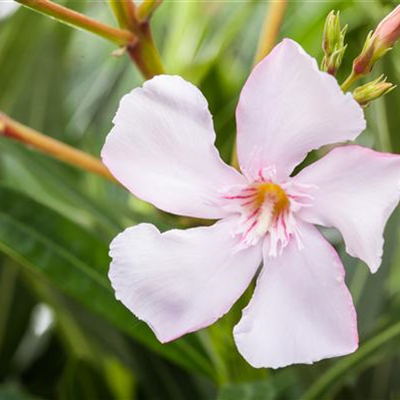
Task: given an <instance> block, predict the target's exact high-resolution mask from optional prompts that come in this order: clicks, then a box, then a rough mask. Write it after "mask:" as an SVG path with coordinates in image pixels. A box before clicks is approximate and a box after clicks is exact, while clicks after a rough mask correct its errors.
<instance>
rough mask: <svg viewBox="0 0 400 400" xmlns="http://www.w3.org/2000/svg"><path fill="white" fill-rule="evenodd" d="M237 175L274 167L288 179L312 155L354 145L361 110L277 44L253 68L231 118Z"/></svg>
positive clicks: (299, 55) (310, 64)
mask: <svg viewBox="0 0 400 400" xmlns="http://www.w3.org/2000/svg"><path fill="white" fill-rule="evenodd" d="M236 117H237V126H238V156H239V161H240V165H241V168H242V171H243V172H244V173H245V174H246V175H247V176H253V177H254V176H257V175H258V173H259V171H260V170H262V169H263V168H268V167H275V168H276V171H277V175H278V178H285V177H287V176H289V175H290V173H291V172H292V171H293V169H294V167H295V166H296V165H298V164H299V163H300V162H301V161H302V160H303V159H304V158H305V156H306V155H307V153H308V152H309V151H311V150H313V149H317V148H319V147H321V146H322V145H326V144H329V143H336V142H341V141H345V140H353V139H355V138H356V137H357V136H358V135H359V134H360V133H361V132H362V131H363V130H364V129H365V120H364V114H363V111H362V109H361V107H360V106H359V105H358V104H357V103H356V101H355V100H354V99H353V97H352V95H351V94H349V93H348V94H346V95H345V94H343V92H342V91H341V89H340V87H339V85H338V83H337V81H336V79H335V78H334V77H332V76H331V75H328V74H327V73H325V72H321V71H319V69H318V66H317V63H316V61H315V60H314V59H313V58H311V57H310V56H309V55H307V54H306V53H305V52H304V50H303V49H302V48H301V47H300V46H299V45H298V44H297V43H295V42H293V41H292V40H289V39H285V40H283V41H282V42H281V43H280V44H279V45H277V46H276V47H275V49H274V50H273V51H272V52H271V54H270V55H269V56H267V57H266V58H265V59H264V60H263V61H262V62H261V63H259V64H258V65H257V66H256V67H255V68H254V71H253V72H252V74H251V75H250V77H249V79H248V81H247V82H246V84H245V86H244V88H243V91H242V93H241V95H240V100H239V105H238V109H237V113H236Z"/></svg>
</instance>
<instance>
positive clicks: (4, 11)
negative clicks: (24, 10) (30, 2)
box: [0, 0, 19, 19]
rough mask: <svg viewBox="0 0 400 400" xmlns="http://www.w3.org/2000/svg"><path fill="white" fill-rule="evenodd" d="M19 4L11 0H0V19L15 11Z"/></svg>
mask: <svg viewBox="0 0 400 400" xmlns="http://www.w3.org/2000/svg"><path fill="white" fill-rule="evenodd" d="M18 7H19V4H18V3H16V2H15V1H11V0H0V19H5V18H7V17H10V16H11V15H12V14H14V12H15V11H17V9H18Z"/></svg>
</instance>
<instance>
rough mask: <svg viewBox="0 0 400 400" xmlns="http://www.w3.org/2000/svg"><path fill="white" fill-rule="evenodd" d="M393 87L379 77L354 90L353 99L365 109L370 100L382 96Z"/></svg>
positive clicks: (383, 78)
mask: <svg viewBox="0 0 400 400" xmlns="http://www.w3.org/2000/svg"><path fill="white" fill-rule="evenodd" d="M395 87H396V86H395V85H393V84H392V83H390V82H386V78H385V77H384V76H383V75H381V76H380V77H379V78H377V79H375V80H374V81H372V82H368V83H367V84H365V85H363V86H359V87H358V88H356V89H355V90H354V92H353V97H354V99H355V100H356V101H357V102H358V103H359V104H360V105H361V106H363V107H366V106H368V104H369V103H370V102H371V101H372V100H376V99H378V98H379V97H382V96H384V95H385V94H387V93H389V92H391V91H392V90H393V89H394V88H395Z"/></svg>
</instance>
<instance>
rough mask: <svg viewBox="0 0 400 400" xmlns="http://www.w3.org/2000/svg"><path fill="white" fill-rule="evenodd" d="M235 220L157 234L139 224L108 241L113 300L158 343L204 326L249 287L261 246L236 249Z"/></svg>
mask: <svg viewBox="0 0 400 400" xmlns="http://www.w3.org/2000/svg"><path fill="white" fill-rule="evenodd" d="M235 224H236V221H231V220H229V221H220V222H218V223H216V224H215V225H213V226H211V227H202V228H193V229H188V230H186V231H181V230H171V231H168V232H166V233H163V234H160V232H159V231H158V230H157V228H155V227H154V226H153V225H149V224H141V225H138V226H136V227H133V228H129V229H127V230H126V231H125V232H123V233H121V234H120V235H119V236H117V237H116V239H115V240H114V241H113V242H112V244H111V253H110V254H111V257H112V258H113V261H112V264H111V267H110V274H109V276H110V280H111V282H112V286H113V288H114V290H115V292H116V297H117V299H119V300H121V301H122V303H123V304H124V305H125V306H126V307H127V308H129V309H130V310H131V311H132V312H133V313H134V314H135V315H136V316H137V317H138V318H139V319H141V320H143V321H145V322H146V323H147V324H148V325H149V326H150V327H151V328H152V330H153V331H154V333H155V334H156V336H157V338H158V339H159V340H160V341H161V342H168V341H171V340H173V339H176V338H177V337H179V336H182V335H184V334H186V333H189V332H193V331H196V330H198V329H201V328H203V327H206V326H208V325H210V324H212V323H213V322H215V321H216V320H217V319H218V318H220V317H221V316H222V315H224V314H225V313H226V312H227V311H228V310H229V309H230V308H231V307H232V305H233V304H234V302H235V301H236V300H237V299H238V298H239V297H240V295H241V294H242V293H243V292H244V290H245V289H246V288H247V286H248V285H249V283H250V281H251V279H252V278H253V276H254V274H255V272H256V270H257V268H258V266H259V265H260V262H261V246H257V247H252V248H249V249H247V250H243V251H241V252H238V253H234V252H233V249H234V248H235V246H237V244H238V240H239V239H237V238H233V237H232V235H231V233H232V230H233V229H234V227H235Z"/></svg>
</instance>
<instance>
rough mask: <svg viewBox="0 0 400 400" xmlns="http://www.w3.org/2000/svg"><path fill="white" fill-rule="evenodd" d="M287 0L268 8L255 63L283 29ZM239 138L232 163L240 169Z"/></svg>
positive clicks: (271, 47) (268, 49)
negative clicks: (238, 155) (238, 156)
mask: <svg viewBox="0 0 400 400" xmlns="http://www.w3.org/2000/svg"><path fill="white" fill-rule="evenodd" d="M287 3H288V2H287V0H279V1H273V2H271V3H270V5H269V6H268V9H267V13H266V15H265V18H264V23H263V27H262V30H261V34H260V38H259V41H258V48H257V52H256V55H255V57H254V65H255V64H257V63H259V62H260V61H261V60H262V59H263V58H264V57H266V56H267V55H268V54H269V52H270V51H271V50H272V49H273V48H274V46H275V43H276V41H277V38H278V34H279V31H280V29H281V26H282V23H283V19H284V17H285V12H286V8H287ZM236 148H237V140H235V144H234V146H233V151H232V158H231V165H232V166H233V167H235V168H236V169H239V168H240V166H239V161H238V158H237V150H236Z"/></svg>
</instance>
